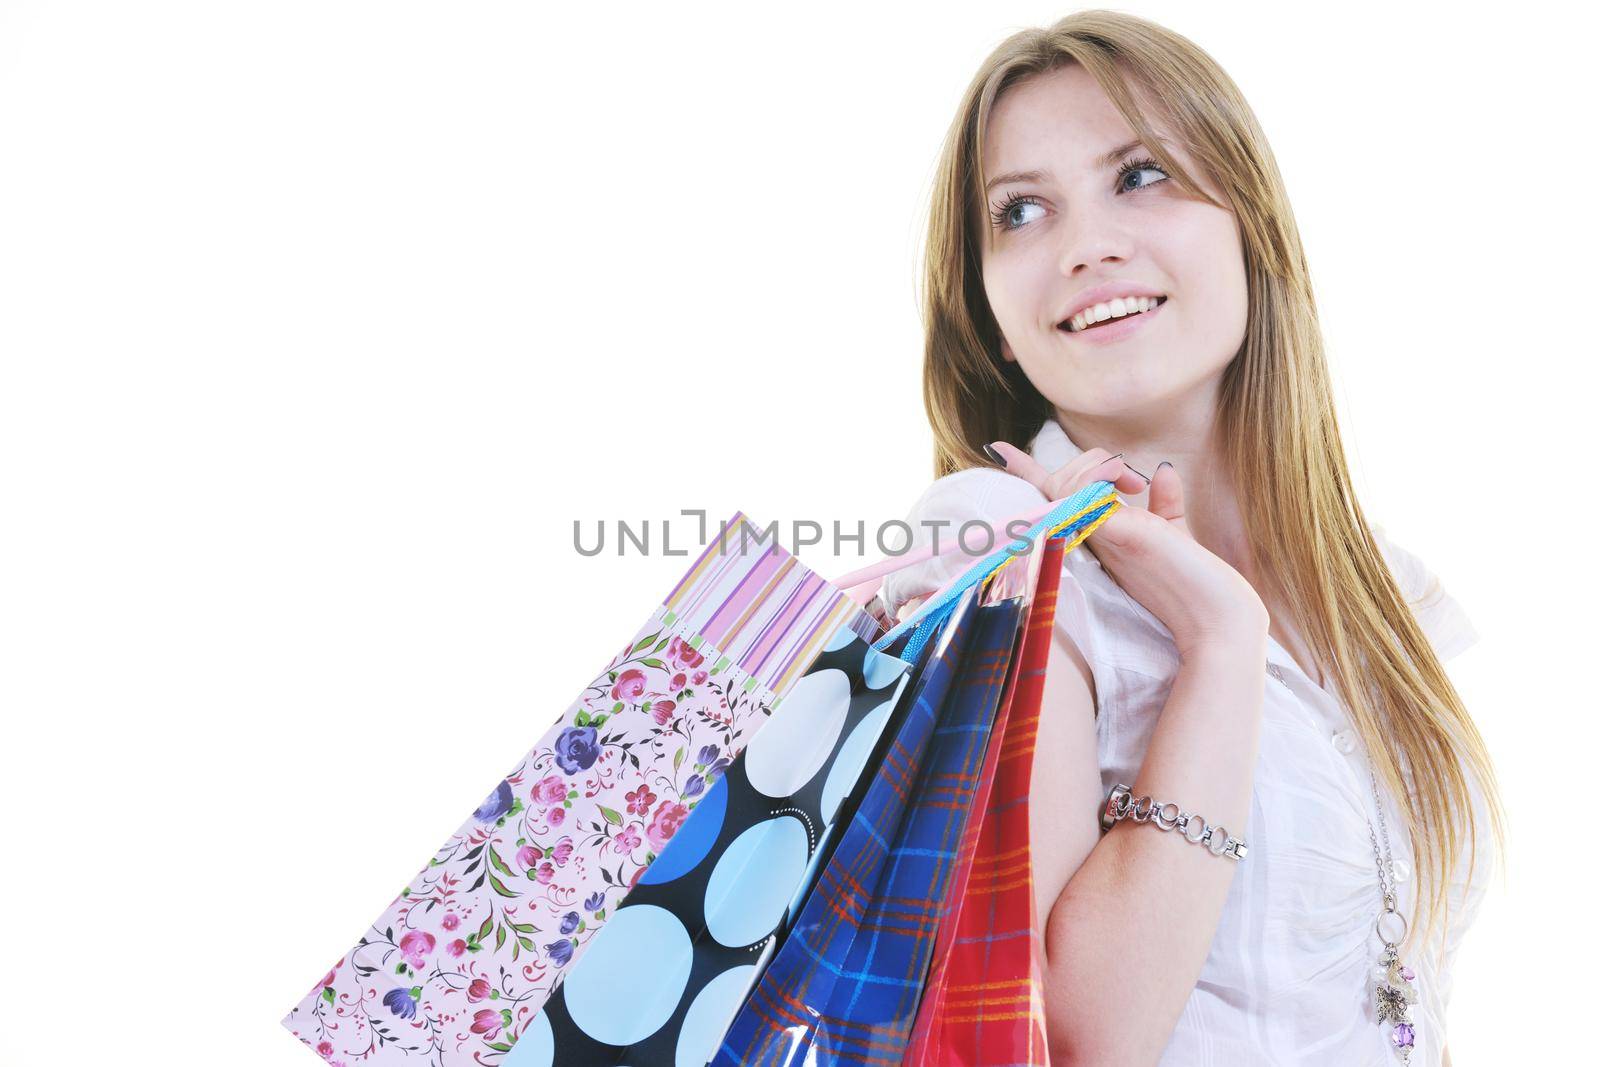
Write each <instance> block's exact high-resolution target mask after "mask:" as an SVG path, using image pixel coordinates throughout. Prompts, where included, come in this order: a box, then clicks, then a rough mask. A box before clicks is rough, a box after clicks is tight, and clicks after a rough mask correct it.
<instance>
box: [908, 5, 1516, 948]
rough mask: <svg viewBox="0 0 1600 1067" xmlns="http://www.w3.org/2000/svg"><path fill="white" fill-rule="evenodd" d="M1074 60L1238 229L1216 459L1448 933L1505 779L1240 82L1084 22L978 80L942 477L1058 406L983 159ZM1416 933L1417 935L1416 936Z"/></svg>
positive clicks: (955, 168) (930, 263) (958, 133)
mask: <svg viewBox="0 0 1600 1067" xmlns="http://www.w3.org/2000/svg"><path fill="white" fill-rule="evenodd" d="M1069 63H1078V64H1081V65H1082V66H1083V68H1084V69H1085V70H1087V71H1088V72H1089V73H1090V74H1091V75H1092V76H1093V77H1094V78H1095V80H1096V81H1097V82H1098V83H1099V84H1100V86H1101V88H1102V89H1103V90H1104V92H1105V94H1106V96H1107V97H1108V98H1109V99H1110V101H1111V102H1112V104H1113V105H1114V106H1115V107H1116V108H1117V110H1118V111H1119V112H1121V113H1122V115H1123V117H1124V118H1125V119H1126V120H1127V123H1128V125H1129V126H1130V127H1131V128H1132V129H1133V130H1134V131H1135V132H1136V133H1137V134H1138V136H1139V137H1140V138H1141V139H1142V140H1143V141H1144V145H1145V147H1146V148H1147V149H1148V150H1149V152H1150V153H1151V154H1152V155H1153V156H1155V157H1156V159H1157V160H1158V161H1159V162H1160V164H1161V166H1162V169H1163V170H1164V171H1165V172H1166V174H1167V175H1168V177H1169V179H1171V180H1175V181H1177V182H1179V183H1180V186H1181V187H1182V188H1183V189H1185V190H1186V191H1188V192H1189V193H1190V194H1191V195H1194V196H1196V197H1198V198H1200V199H1202V200H1204V201H1206V202H1208V203H1211V204H1213V205H1214V206H1217V207H1222V208H1225V209H1227V210H1231V211H1232V212H1233V213H1234V214H1235V215H1236V216H1237V218H1238V220H1239V230H1240V235H1241V239H1242V243H1243V248H1244V266H1245V272H1246V278H1247V284H1248V287H1249V315H1248V322H1247V328H1246V333H1245V339H1244V344H1243V345H1242V347H1241V348H1240V350H1239V352H1238V354H1237V355H1236V357H1235V358H1234V359H1233V361H1232V362H1231V363H1230V364H1229V365H1228V367H1227V368H1226V370H1225V371H1224V372H1223V376H1222V382H1221V395H1220V399H1219V409H1218V412H1217V416H1218V430H1219V434H1220V439H1221V441H1222V442H1223V445H1222V448H1223V456H1222V462H1223V463H1224V464H1226V465H1227V466H1228V467H1229V469H1230V470H1231V472H1232V475H1233V478H1234V481H1235V485H1236V486H1237V489H1238V497H1239V500H1240V506H1241V508H1242V509H1243V512H1244V523H1245V527H1246V530H1247V532H1248V537H1249V543H1250V547H1251V550H1252V552H1253V553H1254V554H1255V558H1256V559H1257V560H1260V561H1262V562H1263V563H1264V564H1265V565H1266V566H1267V568H1268V572H1269V573H1270V574H1271V575H1273V576H1275V578H1276V580H1277V582H1278V583H1279V584H1280V585H1282V586H1283V587H1284V595H1285V599H1286V601H1287V603H1288V606H1289V610H1290V611H1291V613H1292V615H1293V617H1294V619H1295V620H1296V621H1297V623H1298V624H1299V629H1300V631H1301V633H1302V634H1303V636H1304V637H1305V639H1306V641H1307V643H1308V644H1309V645H1310V647H1311V649H1312V650H1313V652H1314V653H1315V655H1316V657H1317V660H1318V662H1319V663H1321V664H1323V665H1325V667H1326V669H1327V670H1328V671H1329V672H1330V673H1331V675H1332V677H1333V679H1334V680H1336V681H1337V684H1338V686H1339V688H1340V690H1341V691H1342V692H1343V693H1344V694H1346V696H1347V698H1348V700H1349V705H1350V712H1351V717H1352V719H1353V720H1354V722H1355V725H1356V728H1357V729H1358V730H1359V731H1360V733H1361V736H1362V738H1363V739H1364V740H1365V742H1366V745H1367V748H1368V750H1369V751H1370V752H1371V753H1372V756H1373V761H1374V763H1375V764H1376V765H1377V770H1378V775H1379V777H1380V778H1381V779H1382V780H1383V781H1384V782H1385V783H1386V784H1387V785H1388V787H1389V788H1390V790H1391V791H1392V792H1393V794H1394V796H1396V797H1397V798H1399V801H1400V806H1401V808H1402V814H1403V816H1404V817H1405V819H1406V821H1407V823H1408V828H1409V829H1410V831H1411V836H1412V842H1413V848H1414V851H1415V853H1416V857H1417V867H1418V876H1419V878H1420V879H1421V881H1420V883H1419V893H1418V900H1419V902H1421V903H1422V906H1423V907H1424V908H1425V909H1426V912H1427V923H1426V925H1424V926H1422V928H1423V930H1424V931H1431V930H1432V929H1433V927H1434V923H1435V920H1436V919H1437V918H1439V917H1440V916H1441V915H1442V918H1443V922H1444V923H1445V925H1448V923H1449V897H1448V889H1449V880H1450V878H1451V876H1452V874H1453V872H1454V871H1455V869H1456V864H1457V862H1458V859H1459V857H1460V855H1461V852H1462V849H1463V843H1464V841H1465V842H1466V843H1467V844H1466V847H1469V848H1471V849H1472V852H1471V854H1470V855H1471V857H1472V859H1473V860H1475V859H1476V856H1477V848H1478V844H1479V838H1480V836H1481V829H1482V828H1481V827H1480V826H1479V825H1478V819H1477V818H1476V816H1475V814H1474V811H1473V803H1472V797H1471V793H1470V790H1469V784H1468V779H1467V776H1468V775H1469V774H1470V775H1472V776H1473V777H1474V778H1475V779H1476V780H1477V783H1478V785H1479V788H1480V789H1481V790H1482V792H1483V796H1484V799H1485V803H1486V806H1487V809H1488V813H1489V816H1490V823H1491V825H1492V827H1493V830H1494V845H1495V847H1496V849H1497V851H1498V853H1500V854H1503V852H1504V847H1505V817H1504V812H1503V809H1502V807H1501V802H1500V799H1499V791H1498V788H1497V785H1496V782H1495V774H1494V769H1493V766H1492V763H1491V761H1490V759H1489V753H1488V750H1487V748H1486V747H1485V745H1484V743H1483V738H1482V737H1481V735H1480V734H1479V733H1478V730H1477V728H1476V727H1475V726H1474V725H1473V722H1472V718H1471V716H1470V715H1469V714H1468V713H1467V709H1466V707H1465V706H1464V705H1463V703H1462V701H1461V698H1460V696H1459V695H1458V694H1457V692H1456V690H1455V688H1454V686H1452V685H1451V683H1450V679H1449V677H1448V676H1447V675H1446V674H1445V671H1444V668H1443V667H1442V665H1441V664H1440V662H1439V659H1438V657H1437V656H1436V655H1435V653H1434V650H1433V648H1432V646H1431V645H1430V644H1429V642H1428V639H1427V637H1426V635H1425V634H1424V633H1423V631H1422V629H1421V627H1420V626H1419V625H1418V623H1417V620H1416V617H1415V615H1414V614H1413V613H1412V611H1411V609H1410V607H1409V606H1408V604H1407V603H1406V601H1405V599H1404V597H1403V595H1402V593H1401V591H1400V589H1399V587H1398V585H1397V584H1396V582H1395V579H1394V577H1393V575H1392V574H1391V573H1390V572H1389V568H1388V567H1387V565H1386V564H1385V562H1384V558H1383V555H1382V553H1381V552H1380V550H1379V548H1378V545H1377V544H1376V542H1375V541H1374V539H1373V536H1372V534H1371V533H1370V531H1369V530H1368V527H1367V522H1366V519H1365V516H1364V515H1363V513H1362V510H1361V506H1360V504H1359V503H1358V502H1357V500H1356V495H1355V491H1354V488H1353V487H1352V485H1351V479H1350V472H1349V469H1348V468H1347V466H1346V463H1345V454H1344V447H1343V444H1342V443H1341V441H1340V437H1339V427H1338V421H1337V419H1336V418H1335V415H1334V402H1333V390H1332V388H1331V385H1330V381H1329V375H1328V368H1327V363H1326V358H1325V354H1324V351H1323V340H1322V331H1321V327H1320V325H1319V323H1318V320H1317V308H1316V301H1315V300H1314V298H1313V296H1312V291H1311V278H1310V272H1309V270H1308V268H1307V264H1306V258H1305V252H1304V250H1303V249H1302V247H1301V244H1300V235H1299V232H1298V230H1297V229H1296V227H1295V223H1294V216H1293V213H1292V211H1291V209H1290V206H1289V199H1288V195H1287V193H1286V191H1285V189H1284V185H1283V179H1282V177H1281V176H1280V175H1279V173H1278V168H1277V163H1276V161H1275V160H1274V158H1273V155H1272V151H1271V149H1270V148H1269V147H1268V145H1267V141H1266V137H1265V136H1264V135H1263V133H1262V131H1261V128H1260V126H1259V124H1258V123H1257V121H1256V118H1255V115H1254V113H1253V112H1252V111H1251V110H1250V107H1249V105H1248V104H1247V103H1246V102H1245V99H1244V97H1243V95H1242V94H1241V93H1240V92H1239V89H1238V87H1237V86H1236V85H1234V83H1233V81H1232V79H1230V78H1229V77H1228V75H1227V74H1226V73H1225V72H1224V71H1223V70H1222V68H1221V67H1219V66H1218V65H1217V63H1216V62H1215V61H1214V60H1213V59H1212V58H1211V57H1210V56H1209V55H1207V54H1206V53H1205V52H1204V51H1202V50H1201V49H1200V48H1198V47H1196V46H1195V45H1194V44H1193V43H1192V42H1191V41H1189V40H1188V39H1186V38H1184V37H1182V36H1180V35H1178V34H1176V33H1174V32H1172V31H1170V30H1168V29H1166V28H1164V27H1162V26H1159V25H1157V24H1155V23H1152V22H1149V21H1147V20H1144V19H1140V18H1136V17H1134V16H1130V15H1124V14H1121V13H1118V12H1112V11H1102V10H1092V11H1080V12H1077V13H1075V14H1072V15H1069V16H1067V17H1066V18H1063V19H1061V20H1060V21H1058V22H1056V23H1055V24H1054V25H1051V26H1049V27H1045V28H1033V29H1027V30H1023V31H1020V32H1018V33H1016V34H1013V35H1012V36H1011V37H1009V38H1007V39H1006V40H1005V41H1003V42H1001V44H1000V45H999V46H998V47H997V48H996V49H995V50H994V51H993V52H992V53H991V54H990V55H989V57H988V58H987V59H986V60H984V62H983V64H982V66H981V67H980V68H979V70H978V72H977V74H976V75H975V76H974V77H973V80H972V83H971V85H970V86H968V88H967V91H966V93H965V95H964V97H963V99H962V101H961V106H960V110H959V111H958V113H957V115H956V117H955V120H954V121H953V122H952V124H951V127H950V130H949V132H948V134H947V137H946V140H945V144H944V147H943V151H942V153H941V157H940V161H939V164H938V169H937V172H936V175H935V180H934V187H933V192H932V205H931V210H930V217H929V225H928V237H927V245H926V264H925V268H924V278H923V287H924V291H923V294H922V305H923V320H924V322H923V324H924V330H925V336H926V351H925V355H924V366H923V402H924V406H925V407H926V409H927V413H928V419H929V421H930V423H931V424H932V427H933V434H934V442H935V449H934V476H935V477H942V476H943V475H946V474H949V473H952V472H954V471H957V470H962V469H965V468H968V467H976V466H985V465H989V461H988V460H987V459H986V458H985V457H984V455H983V453H982V451H981V449H982V446H983V445H984V444H986V443H988V442H990V441H1009V442H1010V443H1012V444H1014V445H1017V446H1018V447H1022V448H1026V447H1027V445H1028V443H1029V442H1030V441H1031V440H1032V438H1033V436H1034V434H1035V433H1037V432H1038V430H1039V429H1040V427H1042V426H1043V425H1044V421H1045V420H1046V419H1047V418H1049V417H1050V416H1051V414H1052V410H1053V409H1052V405H1051V403H1050V402H1049V401H1048V400H1047V399H1045V397H1044V396H1042V395H1041V394H1040V393H1039V391H1038V390H1037V389H1036V388H1034V386H1033V385H1032V383H1031V382H1029V381H1028V379H1027V377H1026V376H1025V375H1024V374H1023V372H1022V369H1021V366H1020V364H1018V363H1011V362H1007V361H1005V360H1002V359H1001V358H1000V330H999V327H998V325H997V323H996V322H995V319H994V316H993V313H992V312H991V310H990V308H989V305H988V301H987V298H986V297H985V295H984V288H983V274H982V258H981V247H982V246H981V244H980V243H979V242H981V241H982V240H984V239H985V235H986V229H985V226H984V222H985V220H986V217H987V211H986V210H985V195H984V191H983V190H984V185H985V176H984V174H983V168H982V160H983V144H984V133H985V131H986V129H987V128H988V122H989V116H990V113H991V112H992V111H993V109H994V106H995V101H996V100H997V99H998V98H999V96H1000V94H1002V93H1003V92H1005V91H1006V89H1008V88H1010V87H1011V86H1013V85H1015V84H1016V83H1017V82H1018V81H1019V80H1021V79H1023V78H1027V77H1029V76H1031V75H1035V74H1041V73H1044V72H1046V71H1049V70H1053V69H1055V68H1057V67H1060V66H1062V65H1065V64H1069ZM1125 79H1127V80H1125ZM1130 83H1131V84H1134V85H1137V86H1139V87H1140V88H1141V89H1143V90H1144V91H1145V94H1144V95H1145V96H1146V97H1147V98H1148V99H1150V100H1153V101H1158V102H1159V104H1158V106H1159V108H1160V109H1161V112H1160V118H1161V119H1162V120H1163V121H1164V122H1165V123H1166V124H1167V126H1168V127H1169V131H1170V132H1171V133H1172V134H1173V135H1174V136H1176V137H1177V138H1179V139H1180V140H1181V141H1182V143H1183V144H1184V145H1185V147H1186V149H1187V150H1188V152H1189V153H1190V154H1191V156H1192V157H1193V158H1194V159H1195V160H1197V161H1198V163H1199V165H1200V166H1201V167H1202V168H1204V170H1205V172H1206V175H1207V176H1208V177H1209V178H1211V179H1212V182H1213V184H1214V187H1215V188H1218V189H1220V190H1221V191H1222V193H1223V196H1224V197H1225V198H1226V200H1227V201H1228V202H1227V203H1218V202H1217V201H1216V200H1215V199H1213V198H1212V197H1211V196H1209V195H1207V194H1206V193H1205V191H1204V190H1203V189H1201V188H1200V186H1199V184H1197V183H1196V182H1195V180H1194V178H1193V176H1191V175H1189V174H1188V173H1187V172H1185V171H1184V169H1183V168H1182V166H1180V165H1179V164H1178V161H1177V160H1176V159H1173V158H1172V157H1171V154H1170V153H1169V152H1167V150H1166V149H1165V148H1164V147H1163V146H1162V144H1161V141H1160V140H1159V139H1158V138H1157V137H1156V136H1155V133H1154V131H1153V130H1152V129H1151V127H1150V125H1149V124H1148V122H1147V121H1146V118H1145V116H1144V115H1143V114H1141V113H1140V110H1139V108H1138V106H1137V103H1136V101H1135V98H1134V96H1133V94H1132V93H1131V92H1130V91H1129V88H1128V86H1129V84H1130ZM1407 776H1409V778H1410V781H1409V782H1407V781H1406V778H1407ZM1463 823H1464V824H1465V827H1466V831H1467V832H1466V833H1465V834H1463V833H1462V831H1461V828H1462V825H1463ZM1472 869H1476V863H1475V862H1474V863H1471V864H1470V866H1469V871H1470V870H1472ZM1374 875H1376V869H1375V870H1374ZM1470 877H1471V874H1470V873H1469V878H1470ZM1424 890H1426V892H1424ZM1419 925H1422V924H1418V923H1413V924H1412V925H1411V928H1410V929H1408V931H1407V938H1406V944H1408V945H1409V944H1411V939H1412V938H1414V937H1416V936H1417V933H1418V930H1417V927H1418V926H1419Z"/></svg>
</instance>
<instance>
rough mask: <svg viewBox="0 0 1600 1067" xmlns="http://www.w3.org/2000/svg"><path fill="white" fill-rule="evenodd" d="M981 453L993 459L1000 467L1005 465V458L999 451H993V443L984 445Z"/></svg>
mask: <svg viewBox="0 0 1600 1067" xmlns="http://www.w3.org/2000/svg"><path fill="white" fill-rule="evenodd" d="M983 454H984V455H986V456H988V457H989V458H990V459H991V460H993V461H994V462H995V463H998V464H999V465H1000V466H1002V467H1004V466H1005V465H1006V458H1005V457H1004V456H1002V455H1001V454H1000V453H999V452H997V451H995V448H994V446H993V445H984V446H983Z"/></svg>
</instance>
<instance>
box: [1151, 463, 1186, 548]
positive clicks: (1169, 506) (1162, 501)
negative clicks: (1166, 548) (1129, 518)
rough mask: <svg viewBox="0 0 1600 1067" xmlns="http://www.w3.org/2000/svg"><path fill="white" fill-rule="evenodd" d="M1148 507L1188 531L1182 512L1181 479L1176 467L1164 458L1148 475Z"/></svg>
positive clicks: (1152, 511) (1153, 512)
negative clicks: (1153, 471) (1152, 472)
mask: <svg viewBox="0 0 1600 1067" xmlns="http://www.w3.org/2000/svg"><path fill="white" fill-rule="evenodd" d="M1149 508H1150V511H1151V513H1152V514H1155V515H1159V516H1161V517H1162V518H1163V519H1166V520H1167V521H1168V522H1170V523H1172V524H1173V525H1175V526H1177V527H1179V528H1180V529H1181V530H1183V532H1184V533H1188V532H1189V521H1188V519H1187V517H1186V516H1185V514H1184V503H1183V479H1182V478H1180V477H1178V468H1176V467H1174V466H1173V465H1172V464H1170V463H1168V462H1166V461H1165V460H1163V461H1162V462H1161V465H1160V466H1158V467H1156V470H1155V473H1154V474H1152V475H1151V476H1150V500H1149Z"/></svg>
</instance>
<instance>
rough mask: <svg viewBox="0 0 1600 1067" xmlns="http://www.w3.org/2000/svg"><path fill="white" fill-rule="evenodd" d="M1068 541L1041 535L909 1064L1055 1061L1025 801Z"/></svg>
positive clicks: (1042, 1065) (945, 1066)
mask: <svg viewBox="0 0 1600 1067" xmlns="http://www.w3.org/2000/svg"><path fill="white" fill-rule="evenodd" d="M1063 555H1064V545H1063V542H1062V541H1061V539H1059V538H1051V539H1050V540H1048V541H1046V542H1045V545H1044V548H1043V550H1042V551H1041V552H1040V553H1039V555H1038V562H1039V570H1038V573H1037V575H1036V576H1033V577H1032V582H1033V599H1032V602H1031V604H1030V606H1029V610H1028V621H1027V628H1026V630H1025V632H1024V636H1023V642H1022V651H1021V654H1020V657H1019V659H1018V668H1019V669H1018V673H1017V676H1016V679H1015V682H1014V684H1013V686H1012V689H1011V692H1010V695H1009V700H1008V701H1007V705H1006V707H1005V709H1004V711H1003V714H1002V718H1003V719H1004V722H1003V723H1002V722H1000V720H999V719H997V721H996V731H997V733H998V736H1000V738H1001V742H1000V744H999V745H998V746H995V747H994V751H993V752H992V753H991V756H990V759H991V762H989V763H988V764H987V765H986V767H985V776H986V779H987V783H988V786H989V788H988V790H987V792H988V795H987V797H984V798H982V800H981V802H980V805H979V808H980V810H981V811H982V817H981V818H979V819H977V820H974V821H973V823H972V824H971V825H970V826H969V832H968V835H967V838H968V839H967V840H966V841H964V842H963V849H962V851H963V861H962V865H961V868H960V870H959V871H958V874H957V876H956V879H955V884H954V885H953V887H952V897H953V898H954V900H955V906H954V908H953V913H952V918H953V921H951V922H948V923H946V924H945V925H944V926H943V927H942V928H941V930H940V937H939V943H938V945H937V946H936V948H935V952H934V961H933V965H932V968H931V970H930V973H929V976H928V981H927V983H926V986H925V988H924V990H923V997H922V1003H921V1005H920V1007H919V1008H918V1010H917V1022H916V1026H915V1028H914V1032H913V1037H912V1041H911V1045H910V1048H909V1049H908V1050H907V1054H906V1056H905V1060H904V1062H905V1063H906V1064H907V1065H911V1067H1001V1065H1027V1067H1048V1064H1049V1062H1050V1056H1049V1051H1048V1047H1047V1044H1046V1029H1045V1020H1044V985H1043V971H1044V968H1043V961H1044V951H1043V944H1042V936H1041V935H1042V925H1041V921H1040V920H1041V918H1042V917H1041V916H1039V915H1037V914H1036V910H1035V903H1034V892H1033V863H1032V854H1031V851H1030V841H1031V830H1030V810H1029V805H1028V797H1029V792H1030V789H1031V782H1032V775H1033V759H1034V743H1035V740H1036V739H1037V736H1038V731H1039V714H1040V708H1041V704H1042V699H1043V695H1044V681H1045V667H1046V664H1047V662H1048V659H1049V655H1050V647H1051V641H1052V639H1053V637H1052V631H1053V628H1054V625H1055V608H1056V596H1057V591H1058V586H1059V583H1060V578H1061V560H1062V557H1063Z"/></svg>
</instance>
